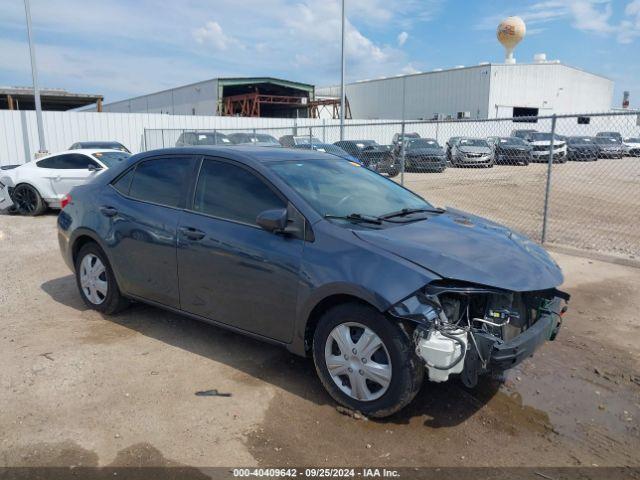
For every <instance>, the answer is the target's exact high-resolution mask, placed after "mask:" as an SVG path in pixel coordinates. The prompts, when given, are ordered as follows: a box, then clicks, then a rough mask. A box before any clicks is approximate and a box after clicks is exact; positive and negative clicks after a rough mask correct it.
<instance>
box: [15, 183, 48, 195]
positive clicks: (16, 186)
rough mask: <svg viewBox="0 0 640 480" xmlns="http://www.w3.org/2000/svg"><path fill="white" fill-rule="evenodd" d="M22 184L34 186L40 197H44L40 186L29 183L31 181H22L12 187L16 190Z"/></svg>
mask: <svg viewBox="0 0 640 480" xmlns="http://www.w3.org/2000/svg"><path fill="white" fill-rule="evenodd" d="M22 185H26V186H27V187H31V188H33V189H34V190H35V191H36V193H37V194H38V195H40V198H42V194H41V193H40V190H38V187H36V186H35V185H33V184H32V183H29V182H20V183H18V184H16V185H14V186H13V187H12V188H11V189H12V190H15V189H16V188H18V187H20V186H22Z"/></svg>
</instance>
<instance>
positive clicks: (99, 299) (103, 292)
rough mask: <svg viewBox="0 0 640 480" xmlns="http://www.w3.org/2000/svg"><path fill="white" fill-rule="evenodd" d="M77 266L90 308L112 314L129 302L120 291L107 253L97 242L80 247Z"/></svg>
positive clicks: (84, 297) (85, 299)
mask: <svg viewBox="0 0 640 480" xmlns="http://www.w3.org/2000/svg"><path fill="white" fill-rule="evenodd" d="M75 267H76V283H77V285H78V289H79V290H80V295H81V296H82V300H84V303H85V304H86V305H87V306H88V307H89V308H92V309H94V310H97V311H99V312H102V313H105V314H107V315H111V314H114V313H117V312H119V311H120V310H122V309H123V308H125V307H126V306H127V305H128V304H129V302H128V300H127V299H126V298H124V297H123V296H122V294H121V293H120V289H119V288H118V284H117V283H116V279H115V276H114V275H113V270H112V269H111V265H110V264H109V261H108V260H107V257H106V255H105V254H104V252H103V251H102V249H101V248H100V247H99V246H98V245H97V244H96V243H93V242H91V243H87V244H85V245H83V246H82V248H80V252H78V255H77V257H76V264H75Z"/></svg>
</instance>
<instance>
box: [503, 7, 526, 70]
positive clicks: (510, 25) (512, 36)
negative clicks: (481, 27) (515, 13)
mask: <svg viewBox="0 0 640 480" xmlns="http://www.w3.org/2000/svg"><path fill="white" fill-rule="evenodd" d="M526 33H527V27H526V26H525V24H524V21H523V20H522V19H521V18H520V17H507V18H505V19H504V20H503V21H502V22H500V25H498V30H497V32H496V36H497V37H498V41H499V42H500V43H501V44H502V45H503V46H504V49H505V58H504V63H516V59H515V57H514V56H513V49H514V48H516V45H517V44H518V43H520V41H521V40H522V39H523V38H524V36H525V34H526Z"/></svg>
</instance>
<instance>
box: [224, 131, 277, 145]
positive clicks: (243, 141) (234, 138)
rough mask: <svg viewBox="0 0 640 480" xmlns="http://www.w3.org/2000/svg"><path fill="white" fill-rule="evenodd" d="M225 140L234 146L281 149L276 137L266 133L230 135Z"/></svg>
mask: <svg viewBox="0 0 640 480" xmlns="http://www.w3.org/2000/svg"><path fill="white" fill-rule="evenodd" d="M227 138H229V140H231V143H233V144H234V145H255V146H257V147H281V146H282V145H280V142H279V141H278V139H277V138H276V137H273V136H271V135H267V134H266V133H244V132H239V133H230V134H229V135H227Z"/></svg>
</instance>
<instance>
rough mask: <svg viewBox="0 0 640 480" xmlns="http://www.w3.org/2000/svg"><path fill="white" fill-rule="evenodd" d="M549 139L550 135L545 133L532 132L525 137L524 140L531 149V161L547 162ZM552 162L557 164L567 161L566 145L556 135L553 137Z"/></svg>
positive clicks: (549, 150)
mask: <svg viewBox="0 0 640 480" xmlns="http://www.w3.org/2000/svg"><path fill="white" fill-rule="evenodd" d="M551 138H552V137H551V134H550V133H546V132H533V133H529V134H528V135H527V137H526V140H527V141H528V142H529V145H531V146H532V147H533V149H532V150H531V157H532V161H534V162H548V161H549V154H550V153H551ZM553 161H554V162H557V163H565V162H566V161H567V143H566V141H565V140H563V139H562V138H560V137H558V136H557V135H556V136H555V137H553Z"/></svg>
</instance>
